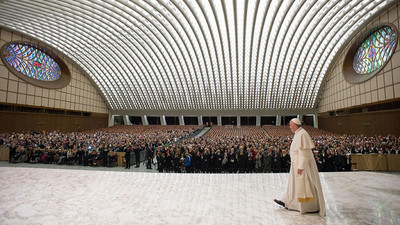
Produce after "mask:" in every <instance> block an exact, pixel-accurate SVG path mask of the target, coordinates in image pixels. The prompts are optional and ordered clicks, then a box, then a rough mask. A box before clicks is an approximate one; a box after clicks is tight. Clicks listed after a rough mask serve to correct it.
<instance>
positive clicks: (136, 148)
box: [134, 145, 141, 168]
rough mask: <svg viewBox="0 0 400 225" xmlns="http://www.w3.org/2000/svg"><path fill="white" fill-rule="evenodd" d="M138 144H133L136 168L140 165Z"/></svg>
mask: <svg viewBox="0 0 400 225" xmlns="http://www.w3.org/2000/svg"><path fill="white" fill-rule="evenodd" d="M140 150H141V149H140V146H139V145H136V146H135V149H134V151H135V161H136V166H135V167H136V168H138V167H140Z"/></svg>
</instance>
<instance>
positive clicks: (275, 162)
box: [272, 149, 282, 173]
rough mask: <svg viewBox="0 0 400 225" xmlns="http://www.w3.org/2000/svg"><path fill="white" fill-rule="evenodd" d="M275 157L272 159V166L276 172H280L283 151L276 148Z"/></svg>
mask: <svg viewBox="0 0 400 225" xmlns="http://www.w3.org/2000/svg"><path fill="white" fill-rule="evenodd" d="M274 153H275V154H274V157H273V160H272V165H273V166H272V168H273V171H274V173H280V172H282V157H281V153H280V151H279V149H275V152H274Z"/></svg>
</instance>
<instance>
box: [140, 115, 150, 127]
mask: <svg viewBox="0 0 400 225" xmlns="http://www.w3.org/2000/svg"><path fill="white" fill-rule="evenodd" d="M142 124H143V125H149V121H147V116H146V115H143V116H142Z"/></svg>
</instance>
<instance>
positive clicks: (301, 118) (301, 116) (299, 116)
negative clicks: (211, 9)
mask: <svg viewBox="0 0 400 225" xmlns="http://www.w3.org/2000/svg"><path fill="white" fill-rule="evenodd" d="M297 119H299V120H300V121H301V124H303V123H304V121H303V114H299V115H297Z"/></svg>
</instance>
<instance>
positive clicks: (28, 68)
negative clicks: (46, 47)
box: [5, 44, 61, 81]
mask: <svg viewBox="0 0 400 225" xmlns="http://www.w3.org/2000/svg"><path fill="white" fill-rule="evenodd" d="M5 59H6V60H7V62H8V64H10V65H11V66H12V67H13V68H14V69H16V70H17V71H18V72H20V73H22V74H23V75H26V76H28V77H30V78H33V79H37V80H42V81H55V80H58V79H59V78H60V76H61V69H60V66H59V65H58V64H57V62H56V61H54V59H52V58H51V57H50V56H49V55H47V54H46V53H44V52H42V51H40V50H39V49H37V48H34V47H32V46H28V45H23V44H10V45H8V46H7V48H6V51H5Z"/></svg>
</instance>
